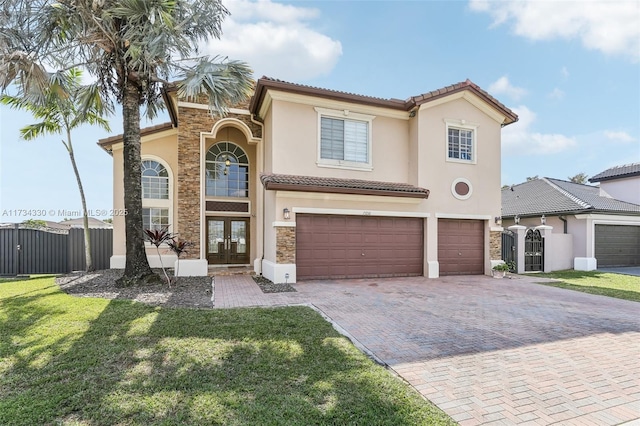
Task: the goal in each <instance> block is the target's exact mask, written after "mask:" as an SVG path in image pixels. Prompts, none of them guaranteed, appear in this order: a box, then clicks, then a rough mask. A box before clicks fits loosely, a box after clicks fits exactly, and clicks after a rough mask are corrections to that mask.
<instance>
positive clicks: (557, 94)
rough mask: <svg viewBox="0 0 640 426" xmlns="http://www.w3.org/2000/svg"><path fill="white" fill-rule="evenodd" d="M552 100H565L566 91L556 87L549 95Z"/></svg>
mask: <svg viewBox="0 0 640 426" xmlns="http://www.w3.org/2000/svg"><path fill="white" fill-rule="evenodd" d="M547 96H548V97H550V98H551V99H555V100H557V101H559V100H561V99H564V91H562V90H560V89H558V88H557V87H555V88H554V89H553V90H552V91H551V92H550V93H549V94H548V95H547Z"/></svg>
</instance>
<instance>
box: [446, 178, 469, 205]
mask: <svg viewBox="0 0 640 426" xmlns="http://www.w3.org/2000/svg"><path fill="white" fill-rule="evenodd" d="M451 193H452V194H453V196H454V197H456V198H457V199H458V200H466V199H468V198H469V197H471V194H472V193H473V187H472V186H471V182H469V181H468V180H467V179H465V178H458V179H456V180H454V181H453V183H452V184H451Z"/></svg>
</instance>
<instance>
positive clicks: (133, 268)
mask: <svg viewBox="0 0 640 426" xmlns="http://www.w3.org/2000/svg"><path fill="white" fill-rule="evenodd" d="M124 84H125V88H124V96H123V99H122V123H123V137H122V140H123V145H124V187H125V188H126V190H125V191H124V208H125V210H126V212H127V213H126V216H125V217H124V223H125V238H126V244H125V245H126V263H125V268H124V274H123V276H122V278H120V279H118V281H117V285H119V286H120V287H128V286H131V285H136V284H141V283H144V282H149V281H160V277H158V276H157V275H156V274H154V273H153V271H152V270H151V267H150V266H149V261H148V260H147V253H146V251H145V248H144V239H143V229H142V165H141V157H140V90H139V88H138V86H137V85H136V83H135V82H133V81H131V80H127V81H126V82H125V83H124Z"/></svg>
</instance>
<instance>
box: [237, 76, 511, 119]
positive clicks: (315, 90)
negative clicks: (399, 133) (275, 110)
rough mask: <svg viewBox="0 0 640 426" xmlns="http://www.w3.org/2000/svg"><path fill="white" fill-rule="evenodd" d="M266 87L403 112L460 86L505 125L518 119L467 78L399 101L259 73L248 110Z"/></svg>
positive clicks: (261, 97) (258, 102)
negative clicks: (494, 111) (502, 117)
mask: <svg viewBox="0 0 640 426" xmlns="http://www.w3.org/2000/svg"><path fill="white" fill-rule="evenodd" d="M268 89H275V90H278V89H279V90H283V91H287V92H292V93H297V94H303V95H309V96H317V97H322V98H327V99H334V100H341V101H346V102H355V103H360V104H364V105H370V106H378V107H383V108H391V109H396V110H402V111H407V112H408V111H410V110H411V109H413V108H415V107H416V106H419V105H421V104H424V103H426V102H430V101H433V100H435V99H438V98H441V97H443V96H448V95H451V94H453V93H457V92H460V91H463V90H470V91H472V92H473V93H475V94H476V95H477V96H479V97H480V98H482V99H484V100H485V101H486V102H487V103H489V104H491V105H493V106H494V107H495V108H496V109H498V110H499V111H500V112H502V113H503V114H504V115H505V116H506V117H507V120H506V121H505V123H504V124H505V125H507V124H511V123H514V122H516V121H517V120H518V116H517V115H516V114H515V113H514V112H513V111H511V110H510V109H509V108H507V107H506V106H505V105H503V104H502V103H500V102H499V101H498V100H497V99H496V98H494V97H493V96H491V95H490V94H489V93H487V92H486V91H484V90H482V89H481V88H480V87H479V86H478V85H477V84H475V83H473V82H472V81H471V80H469V79H467V80H466V81H463V82H460V83H456V84H452V85H450V86H446V87H443V88H441V89H438V90H433V91H431V92H428V93H424V94H421V95H418V96H412V97H410V98H408V99H406V100H404V101H403V100H400V99H384V98H377V97H373V96H365V95H359V94H356V93H349V92H341V91H339V90H331V89H323V88H320V87H314V86H306V85H303V84H297V83H290V82H287V81H283V80H278V79H275V78H271V77H266V76H263V77H262V78H260V79H259V80H258V82H257V84H256V92H255V94H254V95H253V98H252V99H251V103H250V104H249V110H250V111H251V112H252V113H254V114H256V113H257V112H258V110H259V109H260V105H261V104H262V101H263V100H264V96H265V94H266V91H267V90H268Z"/></svg>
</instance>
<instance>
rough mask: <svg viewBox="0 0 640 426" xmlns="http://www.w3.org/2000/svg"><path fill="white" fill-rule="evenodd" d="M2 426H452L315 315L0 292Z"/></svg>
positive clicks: (47, 282) (47, 285)
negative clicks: (174, 306) (7, 425)
mask: <svg viewBox="0 0 640 426" xmlns="http://www.w3.org/2000/svg"><path fill="white" fill-rule="evenodd" d="M0 395H2V397H1V398H0V424H10V425H35V424H59V425H112V424H121V425H125V424H126V425H151V424H162V425H189V424H191V425H197V424H203V425H337V424H340V425H343V424H359V425H425V424H454V422H453V421H452V420H451V419H450V418H449V417H448V416H447V415H446V414H444V413H443V412H442V411H440V410H439V409H437V408H436V407H435V406H433V405H432V404H430V403H429V402H428V401H425V400H424V399H422V398H421V397H420V395H419V394H418V393H417V392H415V391H414V390H413V389H412V388H410V387H409V386H408V385H406V384H405V383H404V382H402V381H400V380H399V379H397V378H396V377H394V376H392V375H391V374H390V373H389V372H388V371H386V370H385V369H384V368H382V367H380V366H378V365H376V364H374V363H373V362H372V361H371V360H369V359H368V358H367V357H366V356H365V355H363V354H362V353H361V352H359V351H358V350H357V349H356V348H355V347H354V346H353V345H352V344H351V343H350V342H349V341H348V340H347V339H345V338H344V337H342V336H341V335H340V334H338V333H337V332H336V331H335V330H334V329H333V328H332V327H331V326H330V325H329V324H328V323H327V322H325V321H324V320H323V319H322V318H321V317H320V315H318V314H317V313H316V312H315V311H313V310H312V309H310V308H306V307H289V308H273V309H256V308H253V309H229V310H196V309H169V308H154V307H150V306H147V305H143V304H140V303H135V302H129V301H122V300H105V299H87V298H75V297H71V296H69V295H66V294H65V293H63V292H61V291H60V289H59V287H58V286H57V285H55V283H54V279H53V278H51V277H42V278H36V279H30V280H22V281H4V282H0Z"/></svg>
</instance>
